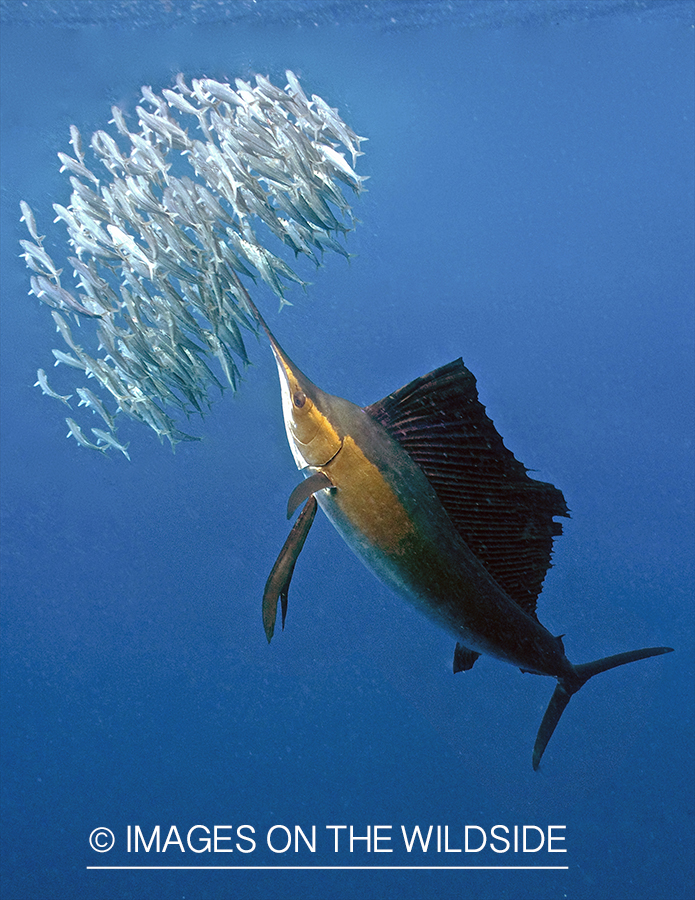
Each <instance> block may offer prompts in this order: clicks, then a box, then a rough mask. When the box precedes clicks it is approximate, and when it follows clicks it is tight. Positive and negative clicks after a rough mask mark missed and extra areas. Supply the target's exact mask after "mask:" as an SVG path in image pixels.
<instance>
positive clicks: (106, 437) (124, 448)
mask: <svg viewBox="0 0 695 900" xmlns="http://www.w3.org/2000/svg"><path fill="white" fill-rule="evenodd" d="M92 434H94V435H96V436H97V438H98V439H99V440H100V441H103V442H104V443H105V444H106V445H107V446H108V447H113V449H114V450H120V451H121V453H122V454H123V456H125V458H126V459H127V460H128V462H130V456H129V455H128V447H129V446H130V444H119V443H118V441H117V440H116V438H115V437H114V436H113V435H112V434H109V433H108V431H103V430H102V429H101V428H92ZM104 449H106V448H105V447H99V450H104Z"/></svg>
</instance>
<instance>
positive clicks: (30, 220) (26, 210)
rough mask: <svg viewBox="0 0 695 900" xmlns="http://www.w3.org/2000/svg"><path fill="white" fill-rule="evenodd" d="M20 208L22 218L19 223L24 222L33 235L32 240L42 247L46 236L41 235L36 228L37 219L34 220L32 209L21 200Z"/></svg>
mask: <svg viewBox="0 0 695 900" xmlns="http://www.w3.org/2000/svg"><path fill="white" fill-rule="evenodd" d="M19 208H20V209H21V210H22V217H21V219H20V220H19V221H20V222H24V224H25V225H26V226H27V231H28V232H29V234H30V235H31V237H32V239H33V240H35V241H36V243H37V244H39V245H40V244H41V242H42V241H43V239H44V237H45V235H43V234H41V235H40V234H39V232H38V229H37V228H36V219H35V218H34V213H33V212H32V209H31V207H30V206H29V204H28V203H26V202H25V201H24V200H20V201H19Z"/></svg>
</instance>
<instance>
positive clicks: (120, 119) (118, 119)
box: [109, 106, 129, 137]
mask: <svg viewBox="0 0 695 900" xmlns="http://www.w3.org/2000/svg"><path fill="white" fill-rule="evenodd" d="M111 116H112V118H111V119H109V125H115V126H116V128H117V129H118V131H119V132H120V133H121V134H122V135H123V137H128V133H129V132H128V125H127V124H126V120H125V116H124V115H123V110H122V109H120V108H119V107H118V106H112V107H111Z"/></svg>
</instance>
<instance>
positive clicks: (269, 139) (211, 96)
mask: <svg viewBox="0 0 695 900" xmlns="http://www.w3.org/2000/svg"><path fill="white" fill-rule="evenodd" d="M286 74H287V80H288V84H287V86H286V87H285V89H284V90H281V89H280V88H278V87H276V86H275V85H273V84H272V83H271V82H270V81H269V80H268V79H267V78H264V77H263V76H261V75H256V76H255V80H256V86H255V87H252V85H251V84H250V83H248V82H245V81H242V80H240V79H236V81H235V88H232V86H231V85H230V84H226V83H222V82H219V81H214V80H212V79H210V78H200V79H197V80H196V79H194V80H193V81H192V83H191V86H190V87H189V86H188V85H187V84H186V81H185V80H184V77H183V76H182V75H179V76H177V79H176V86H175V87H174V88H173V89H171V90H168V89H165V90H163V91H162V93H161V95H159V94H156V93H155V92H154V91H152V89H151V88H149V87H143V89H142V105H141V106H137V107H136V113H137V117H138V124H139V130H137V131H130V130H129V127H128V124H127V121H126V116H125V114H124V113H123V111H122V110H121V109H120V108H119V107H117V106H114V107H112V110H111V112H112V116H113V118H112V119H111V120H110V124H113V125H114V126H115V128H116V131H117V132H118V135H119V138H118V139H117V138H115V137H113V136H112V135H111V134H109V133H108V132H106V131H97V132H95V134H93V135H92V138H91V141H90V147H91V155H92V156H93V157H94V158H95V159H96V161H97V162H98V163H99V169H98V174H95V172H93V171H92V170H91V169H90V168H89V167H88V165H87V152H89V151H85V150H84V149H83V145H82V140H81V136H80V133H79V131H78V129H77V128H76V127H75V126H74V125H73V126H71V127H70V135H71V138H70V144H71V146H72V151H73V154H74V155H72V156H70V155H68V154H65V153H59V154H58V157H59V159H60V162H61V169H60V171H61V172H63V171H66V172H68V173H69V177H70V183H71V185H72V194H71V196H70V203H69V205H68V206H67V207H64V206H62V205H60V204H58V203H55V204H53V209H54V210H55V213H56V219H55V221H56V222H57V221H62V222H63V223H64V224H65V226H66V227H67V231H68V243H69V245H70V247H71V248H72V250H73V255H71V256H69V257H68V258H67V264H68V265H69V268H70V270H72V272H73V274H74V278H73V285H70V286H68V285H67V281H68V279H67V278H66V277H65V275H64V272H65V271H66V269H65V268H58V266H57V265H56V264H55V263H54V261H53V259H52V258H51V256H50V255H49V253H48V251H47V249H46V247H45V246H44V240H45V237H44V236H41V235H39V233H38V228H37V225H36V220H35V217H34V214H33V212H32V210H31V208H30V207H29V205H28V204H27V203H26V202H25V201H22V202H21V204H20V205H21V211H22V217H21V221H22V222H24V224H25V226H26V228H27V230H28V231H29V236H30V237H31V240H30V241H29V240H24V241H21V245H22V250H23V253H22V256H23V258H24V259H25V261H26V264H27V266H28V268H29V269H31V270H32V272H33V273H34V274H33V275H32V276H31V279H30V281H31V290H30V291H29V293H30V295H34V296H35V297H36V298H37V299H39V300H41V301H42V302H43V303H45V304H47V305H48V306H49V307H51V315H52V317H53V320H54V322H55V326H56V330H57V332H58V333H59V334H60V335H61V337H62V339H63V341H64V342H65V344H66V345H67V349H54V350H53V351H52V352H53V356H54V357H55V363H54V365H56V366H58V365H64V366H67V367H71V368H73V369H75V370H78V371H79V372H81V373H82V375H83V376H84V378H85V380H89V379H93V382H92V383H93V385H94V386H95V389H94V390H91V389H90V388H89V387H88V386H87V385H84V386H80V387H77V388H76V389H75V394H76V395H77V397H79V403H78V406H79V407H82V406H84V407H85V408H86V409H89V410H91V413H92V415H93V416H97V417H98V420H99V424H100V425H105V426H106V427H105V428H103V427H101V428H90V429H89V430H90V432H91V434H92V435H94V437H93V438H90V437H87V434H86V430H87V427H88V426H85V427H84V428H83V427H81V426H80V425H79V424H78V422H76V421H75V420H74V419H73V418H71V417H69V418H67V419H66V424H67V425H68V429H69V430H68V437H70V436H72V437H74V438H75V440H76V441H77V442H78V444H80V445H82V446H84V447H88V448H91V449H93V450H99V451H101V452H107V451H109V450H112V449H113V450H119V451H121V452H122V453H123V454H124V455H125V456H127V457H128V459H130V457H129V456H128V451H127V447H128V445H127V444H125V445H124V444H123V443H121V442H119V440H118V437H117V432H116V422H117V416H118V415H119V414H121V413H123V414H125V415H126V416H128V417H130V418H131V419H135V420H137V421H139V422H142V423H144V424H145V425H149V426H150V428H152V429H153V430H154V431H155V432H156V434H157V435H158V437H159V439H160V440H163V439H164V438H167V439H168V440H169V441H170V443H171V445H172V448H173V447H175V445H176V444H177V443H178V442H179V441H188V440H199V439H200V438H197V437H194V436H192V435H189V434H187V433H186V432H184V431H182V430H180V428H179V424H178V421H177V419H175V418H174V416H172V415H171V414H170V412H173V413H175V414H176V411H177V410H178V411H180V412H181V413H183V414H185V415H186V416H190V415H191V414H192V413H199V414H201V415H202V414H203V413H204V412H205V411H206V410H207V409H209V407H210V399H209V392H210V391H211V390H213V391H214V390H219V391H220V392H222V391H223V390H224V387H225V385H224V381H226V382H227V384H228V385H229V387H231V389H232V390H236V389H237V388H238V385H239V380H240V366H241V368H242V369H243V367H244V366H245V365H247V364H248V356H247V353H246V348H245V345H244V339H243V334H242V332H243V330H244V329H247V330H249V331H252V332H254V333H255V332H257V327H258V326H257V321H256V318H255V316H254V314H253V309H252V307H251V305H250V303H249V294H248V287H247V285H248V280H249V279H251V280H252V281H253V282H256V279H257V278H258V277H260V279H261V280H262V281H264V282H265V283H266V284H267V285H268V286H269V287H270V288H271V289H272V291H274V293H275V294H276V295H277V296H278V297H279V298H280V305H281V307H282V305H283V304H286V303H288V301H287V300H286V299H285V290H286V287H287V282H296V283H298V284H300V285H302V286H303V287H304V286H305V282H303V281H302V279H301V278H299V276H298V275H297V274H296V273H295V272H294V271H293V269H292V268H291V267H290V266H289V265H288V264H287V263H286V262H285V261H284V260H283V259H282V258H281V257H279V256H277V255H275V254H274V253H271V252H270V251H269V250H268V249H267V247H266V246H265V243H266V242H267V239H268V238H269V237H270V235H271V234H272V235H274V236H275V237H276V238H279V240H280V241H282V242H283V243H284V244H285V245H287V246H288V247H289V248H291V250H292V251H293V252H294V254H295V258H296V257H298V256H299V255H300V254H303V255H305V256H307V257H308V258H309V259H311V260H312V261H313V262H314V263H315V264H316V265H317V266H318V265H319V264H320V258H319V256H317V251H318V253H319V255H322V254H323V252H324V251H327V250H331V251H335V252H338V253H340V254H342V255H343V256H345V257H346V258H349V254H348V252H347V250H346V249H345V247H344V245H343V244H342V243H341V242H340V240H339V238H340V237H341V236H343V235H345V234H346V233H347V232H348V231H350V230H351V228H352V227H353V225H354V220H353V218H352V214H351V210H350V206H349V204H348V202H347V201H346V199H345V196H344V194H343V191H342V189H341V185H346V186H347V187H349V188H351V189H352V191H354V192H355V193H356V194H359V193H360V191H361V190H362V185H363V182H364V181H365V180H366V178H365V177H362V176H359V175H357V174H356V172H355V171H354V168H353V167H354V165H355V161H356V158H357V157H358V156H360V155H362V154H361V153H360V149H359V148H360V142H361V141H363V140H366V138H363V137H360V136H358V135H357V134H355V132H354V131H353V130H352V129H351V128H349V127H348V126H347V125H346V124H345V123H344V122H343V121H342V119H341V118H340V117H339V115H338V113H337V110H335V109H332V108H331V107H329V106H328V105H327V104H326V103H325V101H324V100H322V99H321V97H318V96H317V95H315V94H314V95H312V98H311V100H309V99H308V98H307V96H306V94H305V93H304V91H303V90H302V88H301V86H300V84H299V81H298V79H297V77H296V76H295V75H294V74H293V73H292V72H290V71H288V72H287V73H286ZM190 125H193V128H192V129H190V130H192V131H194V135H193V136H192V135H191V134H189V128H188V127H186V126H190ZM341 146H342V148H343V149H342V150H341V149H340V147H341ZM346 153H348V154H349V155H350V157H351V160H350V162H348V160H347V159H346ZM259 232H260V236H259ZM74 285H76V290H75V287H74ZM73 321H74V322H75V323H77V324H78V325H84V326H85V327H81V328H79V330H78V329H75V331H74V332H73V330H72V327H71V324H72V322H73ZM90 324H91V325H92V328H90V327H89V325H90ZM95 332H96V333H95ZM76 335H80V336H79V337H76ZM82 335H84V337H82ZM88 341H91V344H89V343H88ZM92 345H94V346H97V349H96V351H94V355H91V353H90V352H88V349H90V348H91V346H92ZM215 361H216V363H217V365H216V364H215ZM216 372H217V374H216ZM218 375H219V376H220V377H218ZM220 378H221V379H223V380H220ZM36 386H38V387H40V388H41V390H42V392H43V393H44V394H46V395H47V396H50V397H53V398H55V399H57V400H59V401H60V402H62V403H65V404H66V405H67V406H71V404H70V400H71V399H72V398H73V397H74V396H75V394H60V393H58V392H57V391H55V390H54V389H53V388H51V386H50V385H49V383H48V377H47V375H46V372H45V370H44V369H39V370H38V372H37V381H36ZM99 394H101V397H100V396H99ZM73 402H74V400H73ZM71 408H72V407H71ZM86 409H85V411H86ZM167 410H169V411H167ZM91 421H94V419H93V418H92V419H91Z"/></svg>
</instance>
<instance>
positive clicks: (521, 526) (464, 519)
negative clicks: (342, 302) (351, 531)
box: [365, 359, 569, 616]
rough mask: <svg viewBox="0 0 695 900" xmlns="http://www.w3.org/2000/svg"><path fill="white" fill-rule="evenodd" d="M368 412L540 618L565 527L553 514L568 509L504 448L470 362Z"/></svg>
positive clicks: (490, 566) (499, 576)
mask: <svg viewBox="0 0 695 900" xmlns="http://www.w3.org/2000/svg"><path fill="white" fill-rule="evenodd" d="M365 411H366V412H367V413H368V414H369V415H370V416H372V418H374V419H376V420H377V421H378V422H379V423H381V425H383V426H384V428H385V429H386V430H387V431H388V433H389V434H390V436H391V437H392V438H393V439H394V440H396V441H397V442H398V443H399V444H400V445H401V447H403V449H404V450H405V451H406V452H407V453H408V454H409V455H410V457H411V458H412V459H413V461H414V462H416V463H417V464H418V465H419V466H420V468H421V469H422V470H423V472H424V473H425V475H426V476H427V478H428V480H429V482H430V484H431V485H432V487H433V488H434V490H435V492H436V494H437V496H438V497H439V500H440V501H441V503H442V506H443V507H444V509H445V510H446V512H447V513H448V515H449V518H450V519H451V521H452V523H453V524H454V527H455V528H456V530H457V531H458V532H459V534H460V535H461V537H462V538H463V540H464V541H465V542H466V544H467V545H468V547H469V548H470V550H471V551H472V552H473V553H474V554H475V555H476V557H477V558H478V559H479V560H480V562H481V563H482V564H483V565H484V566H485V568H486V569H487V570H488V572H489V573H490V575H492V577H493V578H494V579H495V581H496V582H497V583H498V584H499V585H500V587H502V589H503V590H504V591H505V592H506V593H507V594H508V596H509V597H510V598H511V599H512V600H514V601H515V602H516V603H517V604H518V605H519V606H520V607H521V608H522V609H524V610H525V611H526V612H527V613H529V614H530V615H533V616H535V612H536V600H537V598H538V595H539V593H540V591H541V587H542V585H543V579H544V578H545V574H546V572H547V570H548V568H549V566H550V556H551V553H552V545H553V537H555V536H556V535H558V534H560V533H561V531H562V526H561V525H560V524H558V523H557V522H555V521H553V516H567V515H569V511H568V509H567V504H566V503H565V498H564V497H563V495H562V492H561V491H559V490H558V489H557V488H556V487H554V486H553V485H552V484H546V483H544V482H542V481H535V480H534V479H532V478H529V476H528V475H527V470H526V467H525V466H524V465H522V463H520V462H519V461H518V460H517V459H515V457H514V455H513V454H512V453H511V452H510V451H509V450H508V449H507V448H506V447H505V446H504V443H503V442H502V438H501V437H500V435H499V433H498V432H497V429H496V428H495V426H494V424H493V423H492V420H491V419H490V418H489V417H488V416H487V414H486V412H485V407H484V406H483V405H482V403H480V401H479V399H478V391H477V387H476V381H475V376H474V375H473V374H472V373H471V372H469V371H468V369H467V368H466V367H465V365H464V364H463V360H461V359H457V360H454V362H451V363H449V364H448V365H446V366H442V367H441V368H439V369H435V370H434V371H433V372H430V373H429V374H428V375H423V376H422V377H421V378H416V379H415V380H414V381H411V382H410V383H409V384H407V385H405V387H402V388H401V389H400V390H398V391H395V392H394V393H393V394H390V395H389V396H388V397H385V398H384V399H383V400H379V401H377V402H376V403H373V404H371V406H367V407H365Z"/></svg>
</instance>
